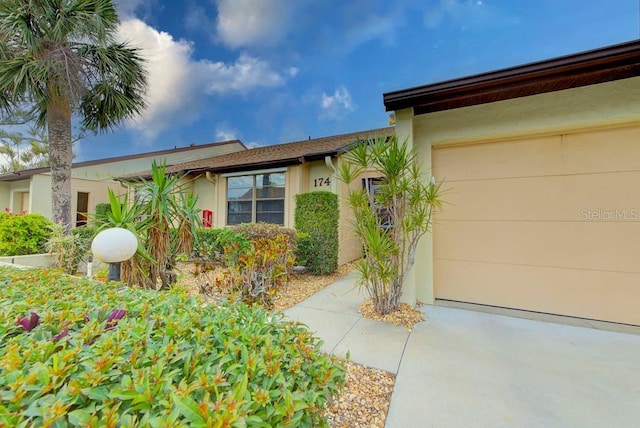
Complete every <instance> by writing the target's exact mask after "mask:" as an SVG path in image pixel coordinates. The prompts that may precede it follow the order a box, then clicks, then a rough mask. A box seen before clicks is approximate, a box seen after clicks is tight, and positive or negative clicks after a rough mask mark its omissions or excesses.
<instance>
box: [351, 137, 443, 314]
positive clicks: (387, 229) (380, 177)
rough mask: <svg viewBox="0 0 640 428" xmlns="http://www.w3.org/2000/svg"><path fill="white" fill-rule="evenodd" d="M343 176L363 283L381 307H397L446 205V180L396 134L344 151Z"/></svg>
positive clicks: (387, 309) (383, 311)
mask: <svg viewBox="0 0 640 428" xmlns="http://www.w3.org/2000/svg"><path fill="white" fill-rule="evenodd" d="M338 178H339V179H340V180H341V181H343V182H345V183H347V184H348V185H349V188H350V190H349V191H348V194H347V199H348V204H349V206H350V207H351V209H352V211H353V226H354V230H355V234H356V235H357V236H358V237H359V238H360V239H361V240H362V248H363V258H362V259H360V261H359V262H358V264H357V268H358V271H359V273H360V282H361V284H362V285H363V286H364V287H365V288H366V289H367V291H368V293H369V295H370V296H371V298H372V299H373V302H374V306H375V308H376V311H377V312H379V313H381V314H387V313H390V312H393V311H395V310H397V309H399V306H400V297H401V295H402V286H403V284H404V281H405V278H406V277H407V274H408V273H409V271H410V270H411V268H412V267H413V265H414V263H415V253H416V248H417V245H418V242H419V240H420V238H422V237H423V236H424V234H425V233H427V232H428V231H429V230H430V228H431V223H432V219H433V212H434V210H436V209H438V208H440V207H441V200H440V186H441V183H438V184H435V183H434V182H433V181H431V180H428V179H426V177H424V174H423V171H422V168H421V167H420V165H419V164H418V162H417V160H416V152H415V150H413V149H411V148H410V147H409V145H408V143H407V142H406V141H404V142H399V141H398V138H397V137H396V136H395V135H392V136H390V137H377V138H369V139H366V140H361V141H359V142H358V144H357V145H356V146H355V147H354V148H353V149H352V150H351V151H350V152H348V153H347V154H346V155H345V157H344V160H343V162H342V163H341V165H340V167H339V169H338ZM371 178H375V179H376V180H377V181H376V186H375V188H374V186H370V185H365V186H357V185H355V184H356V183H357V182H358V180H361V179H364V180H365V182H370V181H368V180H369V179H371Z"/></svg>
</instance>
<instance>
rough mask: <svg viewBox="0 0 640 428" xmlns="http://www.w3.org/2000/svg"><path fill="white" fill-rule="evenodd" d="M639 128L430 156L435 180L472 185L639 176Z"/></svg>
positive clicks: (482, 146)
mask: <svg viewBox="0 0 640 428" xmlns="http://www.w3.org/2000/svg"><path fill="white" fill-rule="evenodd" d="M638 141H640V128H638V127H629V128H621V129H609V130H602V131H598V132H589V133H586V132H585V133H575V134H568V135H558V136H550V137H539V138H529V139H523V140H518V141H510V142H496V143H483V144H476V145H461V146H442V147H437V148H436V149H434V152H433V157H434V161H433V165H434V167H433V175H434V176H435V177H436V179H438V180H445V181H449V182H453V181H458V180H478V179H490V178H504V177H534V176H547V175H566V174H582V173H600V172H611V171H637V170H640V158H639V157H638V156H636V154H637V152H638V148H637V144H638Z"/></svg>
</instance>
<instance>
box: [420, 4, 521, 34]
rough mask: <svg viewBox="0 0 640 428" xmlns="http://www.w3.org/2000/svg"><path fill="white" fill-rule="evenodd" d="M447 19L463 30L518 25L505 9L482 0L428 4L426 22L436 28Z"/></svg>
mask: <svg viewBox="0 0 640 428" xmlns="http://www.w3.org/2000/svg"><path fill="white" fill-rule="evenodd" d="M445 21H450V22H452V23H454V24H456V25H458V26H459V27H460V29H461V30H463V31H464V30H466V29H470V28H491V27H502V26H505V25H514V24H515V25H517V24H518V23H517V22H515V21H514V17H513V16H509V15H507V14H505V12H504V11H503V10H500V9H499V8H496V7H491V6H490V5H489V4H487V3H485V2H484V1H482V0H438V1H437V2H436V3H435V4H429V5H428V6H427V9H426V12H425V15H424V24H425V26H426V27H427V28H429V29H435V28H437V27H438V26H439V25H441V24H442V23H443V22H445Z"/></svg>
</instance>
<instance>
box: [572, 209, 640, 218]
mask: <svg viewBox="0 0 640 428" xmlns="http://www.w3.org/2000/svg"><path fill="white" fill-rule="evenodd" d="M580 218H581V219H582V220H585V221H638V220H640V210H638V209H631V208H623V209H615V210H603V209H590V208H583V209H582V210H580Z"/></svg>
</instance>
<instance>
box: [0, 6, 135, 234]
mask: <svg viewBox="0 0 640 428" xmlns="http://www.w3.org/2000/svg"><path fill="white" fill-rule="evenodd" d="M118 22H119V21H118V15H117V13H116V9H115V6H114V4H113V2H112V0H2V1H1V2H0V109H2V110H4V111H11V110H12V109H16V108H21V107H24V106H25V105H27V106H29V107H30V108H33V111H34V113H36V114H37V116H38V122H37V123H38V124H39V126H41V127H45V126H46V128H47V132H48V135H49V162H50V165H51V201H52V213H53V219H54V221H55V222H56V223H60V224H62V225H63V226H64V228H65V230H66V231H67V232H69V231H70V228H71V161H72V158H73V154H72V139H71V118H72V116H73V115H74V114H78V115H79V116H80V117H81V119H82V126H83V127H84V128H86V129H89V130H93V131H101V130H106V129H110V128H111V127H113V126H116V125H118V124H119V123H121V122H122V121H123V120H125V119H127V118H131V117H133V116H135V115H137V114H139V113H140V112H141V111H142V110H143V109H144V107H145V101H144V92H145V89H146V72H145V69H144V60H143V59H142V58H141V57H140V56H139V54H138V52H137V50H136V49H134V48H131V47H130V46H128V45H127V44H126V43H117V42H116V41H115V32H116V28H117V25H118Z"/></svg>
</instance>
